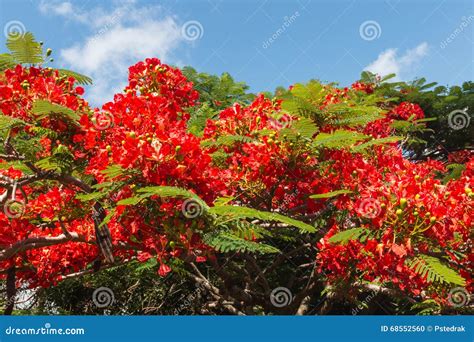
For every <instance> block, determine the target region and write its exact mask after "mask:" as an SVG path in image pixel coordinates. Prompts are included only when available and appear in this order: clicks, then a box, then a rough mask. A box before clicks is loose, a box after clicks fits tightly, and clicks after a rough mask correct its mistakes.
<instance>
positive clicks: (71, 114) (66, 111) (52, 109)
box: [31, 100, 81, 122]
mask: <svg viewBox="0 0 474 342" xmlns="http://www.w3.org/2000/svg"><path fill="white" fill-rule="evenodd" d="M31 112H32V113H33V114H35V115H37V119H42V118H44V117H46V116H48V115H60V116H62V117H65V118H68V119H70V120H72V121H74V122H77V121H79V119H80V118H81V117H80V115H79V114H78V113H76V112H75V111H73V110H72V109H70V108H67V107H64V106H61V105H58V104H55V103H51V102H49V101H46V100H36V101H35V102H33V107H32V108H31Z"/></svg>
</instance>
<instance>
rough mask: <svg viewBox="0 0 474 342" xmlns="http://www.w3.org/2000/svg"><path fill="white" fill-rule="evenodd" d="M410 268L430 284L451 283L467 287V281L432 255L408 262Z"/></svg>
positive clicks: (421, 255) (422, 255) (420, 256)
mask: <svg viewBox="0 0 474 342" xmlns="http://www.w3.org/2000/svg"><path fill="white" fill-rule="evenodd" d="M407 264H408V266H409V267H410V268H411V269H413V270H415V272H417V273H418V274H420V275H421V276H422V277H426V280H427V281H428V282H440V283H449V284H455V285H460V286H465V285H466V280H465V279H464V278H463V277H462V276H461V275H459V274H458V273H457V272H456V271H455V270H453V269H452V268H449V267H448V266H446V265H445V264H444V263H443V262H442V261H441V260H440V259H438V258H435V257H433V256H430V255H425V254H420V255H419V256H417V257H415V258H413V259H411V260H408V261H407Z"/></svg>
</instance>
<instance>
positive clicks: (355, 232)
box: [328, 228, 370, 244]
mask: <svg viewBox="0 0 474 342" xmlns="http://www.w3.org/2000/svg"><path fill="white" fill-rule="evenodd" d="M369 232H370V230H368V229H367V228H352V229H347V230H343V231H342V232H339V233H336V234H334V235H333V236H331V237H330V238H329V239H328V241H329V242H330V243H333V244H338V243H340V244H344V243H346V242H348V241H349V240H359V239H360V238H362V237H363V236H366V235H367V234H368V233H369Z"/></svg>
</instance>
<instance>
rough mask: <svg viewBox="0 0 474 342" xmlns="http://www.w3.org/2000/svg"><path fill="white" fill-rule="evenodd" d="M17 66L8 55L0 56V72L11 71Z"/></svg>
mask: <svg viewBox="0 0 474 342" xmlns="http://www.w3.org/2000/svg"><path fill="white" fill-rule="evenodd" d="M16 65H17V63H16V61H15V59H14V58H13V56H12V55H11V54H9V53H2V54H0V71H3V70H6V69H12V68H14V67H15V66H16Z"/></svg>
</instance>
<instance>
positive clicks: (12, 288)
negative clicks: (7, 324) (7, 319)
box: [4, 265, 16, 315]
mask: <svg viewBox="0 0 474 342" xmlns="http://www.w3.org/2000/svg"><path fill="white" fill-rule="evenodd" d="M15 283H16V269H15V266H14V265H13V266H12V267H10V268H9V269H8V273H7V305H6V306H5V312H4V314H5V315H11V314H12V312H13V308H14V307H15V296H16V284H15Z"/></svg>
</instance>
